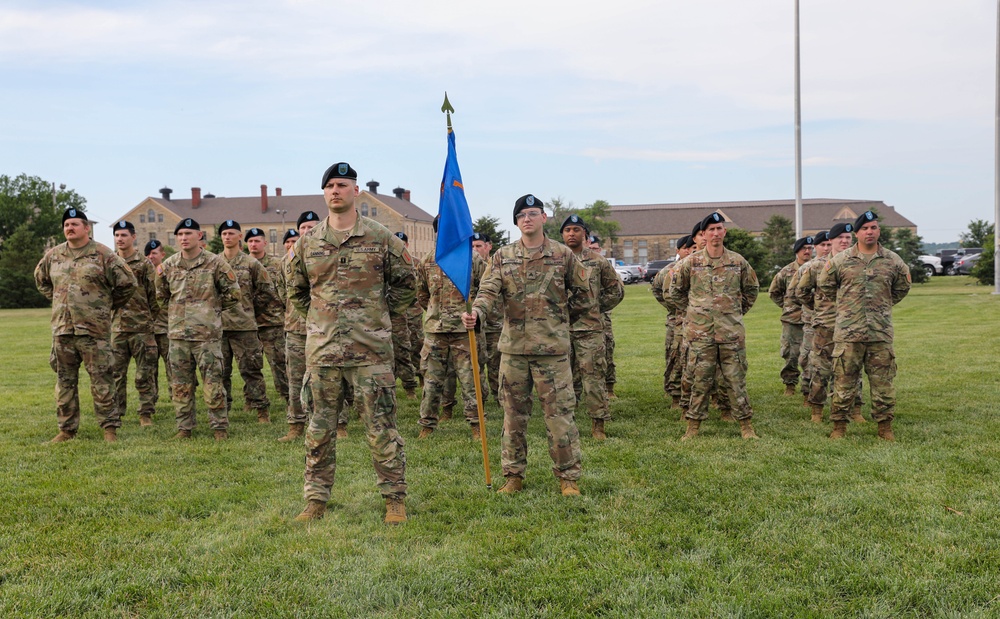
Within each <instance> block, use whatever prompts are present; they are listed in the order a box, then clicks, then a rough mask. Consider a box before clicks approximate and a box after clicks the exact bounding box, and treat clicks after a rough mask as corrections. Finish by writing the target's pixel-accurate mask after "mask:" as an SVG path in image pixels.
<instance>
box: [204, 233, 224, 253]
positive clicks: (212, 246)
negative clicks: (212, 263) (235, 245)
mask: <svg viewBox="0 0 1000 619" xmlns="http://www.w3.org/2000/svg"><path fill="white" fill-rule="evenodd" d="M224 249H226V248H225V247H224V246H223V245H222V236H221V235H218V234H216V235H215V236H213V237H212V239H211V240H210V241H209V242H208V251H210V252H212V253H213V254H221V253H222V251H223V250H224Z"/></svg>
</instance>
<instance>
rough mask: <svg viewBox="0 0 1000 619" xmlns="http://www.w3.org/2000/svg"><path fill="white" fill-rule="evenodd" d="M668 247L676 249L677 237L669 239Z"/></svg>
mask: <svg viewBox="0 0 1000 619" xmlns="http://www.w3.org/2000/svg"><path fill="white" fill-rule="evenodd" d="M669 247H670V249H677V239H670V245H669Z"/></svg>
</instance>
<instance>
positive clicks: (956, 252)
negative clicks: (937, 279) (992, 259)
mask: <svg viewBox="0 0 1000 619" xmlns="http://www.w3.org/2000/svg"><path fill="white" fill-rule="evenodd" d="M982 252H983V248H982V247H960V248H958V249H942V250H941V251H939V252H938V253H937V256H938V257H939V258H941V268H942V269H944V272H945V273H947V274H948V275H955V273H956V271H955V268H954V267H955V262H956V261H958V260H959V259H961V258H964V257H965V256H971V255H972V254H980V253H982Z"/></svg>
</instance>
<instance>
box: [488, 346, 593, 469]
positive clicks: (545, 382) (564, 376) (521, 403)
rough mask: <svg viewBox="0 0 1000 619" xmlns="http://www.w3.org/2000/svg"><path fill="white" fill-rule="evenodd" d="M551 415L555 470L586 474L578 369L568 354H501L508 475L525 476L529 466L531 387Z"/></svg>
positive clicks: (502, 459) (503, 448)
mask: <svg viewBox="0 0 1000 619" xmlns="http://www.w3.org/2000/svg"><path fill="white" fill-rule="evenodd" d="M533 389H537V391H538V399H539V401H540V402H541V405H542V411H543V413H544V415H545V429H546V435H547V436H548V439H549V457H551V458H552V464H553V466H552V472H553V473H554V474H555V476H556V477H558V478H560V479H568V480H572V481H576V480H578V479H580V471H581V465H580V432H579V430H577V427H576V421H575V417H574V413H573V408H574V404H575V402H574V401H573V370H572V368H571V366H570V362H569V357H568V356H567V355H560V356H529V355H509V354H506V353H504V354H503V356H502V357H501V358H500V404H501V405H502V406H503V411H504V415H503V436H502V438H501V452H500V463H501V465H502V468H503V474H504V477H509V476H512V475H514V476H517V477H521V478H523V477H524V474H525V471H526V470H527V468H528V441H527V437H526V436H525V434H526V432H527V429H528V419H529V418H530V417H531V408H532V405H533V401H532V397H531V392H532V390H533Z"/></svg>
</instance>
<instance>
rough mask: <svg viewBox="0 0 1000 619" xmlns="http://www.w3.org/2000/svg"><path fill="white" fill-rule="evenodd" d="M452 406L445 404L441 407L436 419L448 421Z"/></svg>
mask: <svg viewBox="0 0 1000 619" xmlns="http://www.w3.org/2000/svg"><path fill="white" fill-rule="evenodd" d="M451 411H452V408H451V407H450V406H445V407H444V408H442V409H441V416H440V417H438V421H448V420H449V419H451Z"/></svg>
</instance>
